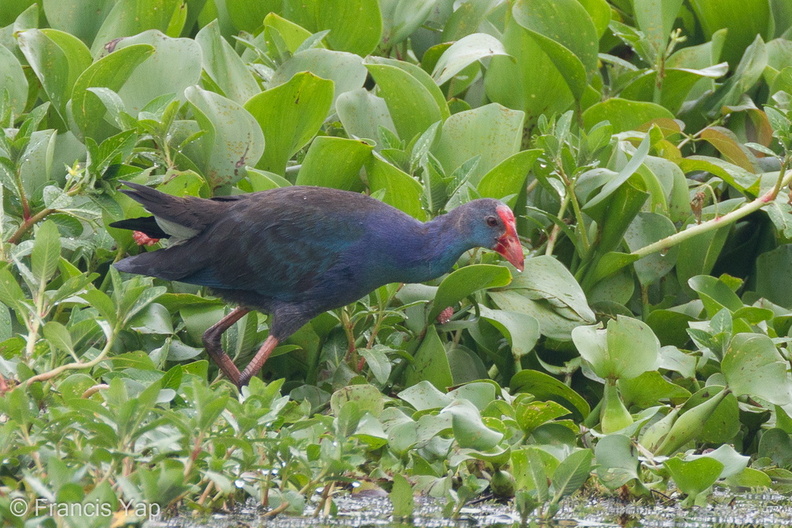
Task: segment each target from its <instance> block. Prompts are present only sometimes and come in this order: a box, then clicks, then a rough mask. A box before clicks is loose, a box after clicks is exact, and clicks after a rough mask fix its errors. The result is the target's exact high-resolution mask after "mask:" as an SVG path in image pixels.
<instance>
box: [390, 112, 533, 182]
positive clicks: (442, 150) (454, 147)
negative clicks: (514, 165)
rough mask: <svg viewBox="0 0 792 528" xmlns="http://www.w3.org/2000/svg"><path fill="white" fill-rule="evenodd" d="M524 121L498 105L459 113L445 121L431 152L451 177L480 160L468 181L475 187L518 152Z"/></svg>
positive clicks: (518, 115)
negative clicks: (468, 163)
mask: <svg viewBox="0 0 792 528" xmlns="http://www.w3.org/2000/svg"><path fill="white" fill-rule="evenodd" d="M524 120H525V114H524V113H523V112H521V111H519V110H511V109H509V108H506V107H504V106H501V105H499V104H497V103H491V104H488V105H485V106H482V107H479V108H476V109H473V110H468V111H465V112H459V113H458V114H454V115H452V116H451V117H449V118H448V119H446V120H445V122H444V123H443V126H442V130H441V132H440V137H439V139H438V140H437V142H436V143H435V144H434V146H433V147H432V149H431V151H432V153H433V154H434V155H435V156H436V157H437V159H438V161H439V162H440V163H441V164H442V166H443V169H445V172H446V174H451V173H452V172H453V171H454V170H455V169H457V168H458V167H460V166H461V165H462V164H463V163H465V162H467V161H468V160H470V159H471V158H474V157H475V156H480V158H479V163H478V165H477V166H476V168H475V171H474V173H473V174H472V175H471V177H470V178H469V181H470V183H471V184H472V185H473V186H474V187H475V186H477V185H478V184H479V181H480V180H481V178H482V176H484V175H485V174H486V173H488V172H489V171H490V170H492V169H493V168H494V167H496V166H497V165H498V164H499V163H501V162H502V161H504V160H505V159H507V158H509V157H511V156H513V155H515V154H517V152H519V150H520V143H521V141H522V134H523V124H524ZM403 139H404V138H403Z"/></svg>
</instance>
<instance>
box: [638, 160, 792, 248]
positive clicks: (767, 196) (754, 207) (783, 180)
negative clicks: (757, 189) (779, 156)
mask: <svg viewBox="0 0 792 528" xmlns="http://www.w3.org/2000/svg"><path fill="white" fill-rule="evenodd" d="M789 161H790V159H789V156H787V157H786V158H784V161H783V163H782V164H781V170H780V171H779V173H778V180H777V181H776V184H775V186H773V189H772V190H770V191H768V192H766V193H764V194H763V195H762V196H760V197H758V198H757V199H755V200H754V201H752V202H749V203H747V204H745V205H743V206H742V207H739V208H737V209H735V210H734V211H732V212H730V213H727V214H725V215H723V216H719V217H716V218H713V219H712V220H707V221H706V222H702V223H700V224H698V225H694V226H692V227H690V228H688V229H685V230H684V231H680V232H679V233H675V234H673V235H671V236H668V237H666V238H663V239H662V240H658V241H657V242H654V243H652V244H649V245H648V246H644V247H642V248H640V249H637V250H635V251H633V252H632V253H631V255H635V256H637V257H638V258H644V257H646V256H647V255H651V254H652V253H657V252H658V251H666V250H668V249H670V248H672V247H674V246H676V245H678V244H680V243H682V242H684V241H685V240H688V239H691V238H693V237H695V236H697V235H700V234H702V233H706V232H707V231H712V230H713V229H720V228H721V227H724V226H727V225H729V224H732V223H734V222H736V221H737V220H740V219H741V218H745V217H746V216H748V215H749V214H751V213H754V212H756V211H758V210H759V209H761V208H762V207H764V206H765V205H767V204H769V203H771V202H773V201H774V200H775V199H776V197H777V196H778V193H779V192H780V191H781V188H782V187H785V186H787V185H789V184H790V182H792V171H787V168H788V165H789Z"/></svg>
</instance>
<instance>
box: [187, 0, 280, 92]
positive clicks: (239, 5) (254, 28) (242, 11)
mask: <svg viewBox="0 0 792 528" xmlns="http://www.w3.org/2000/svg"><path fill="white" fill-rule="evenodd" d="M282 4H283V2H282V1H281V0H233V1H232V2H225V3H224V5H225V8H226V9H227V10H228V16H229V17H230V19H231V23H232V24H233V25H234V27H235V28H236V29H237V30H242V31H247V32H248V33H254V34H255V33H257V32H258V30H259V28H261V26H262V24H263V23H264V19H265V17H266V16H268V15H272V14H273V12H277V11H280V10H281V7H282ZM209 25H211V23H210V24H207V26H204V28H206V27H208V26H209ZM196 38H197V37H196ZM226 96H228V97H230V96H229V95H228V94H226ZM231 99H234V98H233V97H231ZM234 100H236V99H234ZM237 102H238V103H239V102H243V101H237Z"/></svg>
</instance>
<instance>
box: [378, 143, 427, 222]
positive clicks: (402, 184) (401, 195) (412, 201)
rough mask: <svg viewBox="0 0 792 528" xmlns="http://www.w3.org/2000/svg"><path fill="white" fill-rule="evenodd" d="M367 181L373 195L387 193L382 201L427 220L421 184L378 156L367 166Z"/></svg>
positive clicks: (419, 218)
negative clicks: (380, 192) (378, 192)
mask: <svg viewBox="0 0 792 528" xmlns="http://www.w3.org/2000/svg"><path fill="white" fill-rule="evenodd" d="M366 176H367V177H366V180H367V181H368V185H369V190H370V191H371V192H372V193H376V192H377V191H382V190H384V191H385V194H384V195H383V196H382V201H383V202H385V203H386V204H388V205H392V206H393V207H395V208H396V209H399V210H400V211H404V212H405V213H407V214H408V215H410V216H412V217H414V218H417V219H418V220H422V221H423V220H426V212H425V211H424V210H423V208H422V207H421V193H422V188H421V184H420V183H418V181H417V180H416V179H415V178H413V177H412V176H410V175H409V174H407V173H406V172H403V171H401V170H400V169H398V168H397V167H394V166H393V165H391V164H390V163H388V162H387V161H385V160H384V159H382V157H381V156H379V155H378V154H376V153H375V154H374V155H373V156H371V157H370V158H369V160H368V163H367V165H366Z"/></svg>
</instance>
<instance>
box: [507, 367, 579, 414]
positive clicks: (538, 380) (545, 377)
mask: <svg viewBox="0 0 792 528" xmlns="http://www.w3.org/2000/svg"><path fill="white" fill-rule="evenodd" d="M509 387H511V389H512V391H513V392H514V393H515V394H517V393H528V394H533V395H534V396H535V397H536V399H537V400H541V401H546V400H552V401H555V402H558V403H560V404H561V405H563V406H564V407H566V408H567V409H568V410H569V411H570V412H572V413H575V414H576V415H577V416H578V417H579V418H585V417H586V416H588V415H589V413H590V412H591V408H590V407H589V404H588V403H587V402H586V400H584V399H583V397H582V396H580V394H578V393H577V392H575V391H574V390H573V389H572V388H571V387H569V386H567V385H565V384H564V383H563V382H561V381H559V380H557V379H556V378H554V377H552V376H550V375H549V374H546V373H544V372H539V371H537V370H529V369H526V370H521V371H520V372H518V373H517V374H515V375H514V376H513V377H512V379H511V381H510V382H509ZM576 419H577V418H576Z"/></svg>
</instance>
